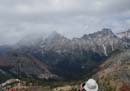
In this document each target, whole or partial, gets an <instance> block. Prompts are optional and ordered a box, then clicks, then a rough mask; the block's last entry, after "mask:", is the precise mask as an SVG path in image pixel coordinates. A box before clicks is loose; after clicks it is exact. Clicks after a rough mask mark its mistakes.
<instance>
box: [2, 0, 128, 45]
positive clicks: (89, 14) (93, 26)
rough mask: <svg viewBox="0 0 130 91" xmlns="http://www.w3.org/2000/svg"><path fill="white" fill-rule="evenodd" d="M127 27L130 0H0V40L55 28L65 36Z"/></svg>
mask: <svg viewBox="0 0 130 91" xmlns="http://www.w3.org/2000/svg"><path fill="white" fill-rule="evenodd" d="M104 27H105V28H111V29H112V30H113V32H119V31H126V30H127V29H128V28H130V0H0V44H6V43H14V42H16V41H18V40H19V39H21V38H23V37H24V36H27V35H28V34H29V35H31V34H41V33H43V34H44V33H50V32H51V31H57V32H59V33H61V34H63V35H64V36H66V37H68V38H72V37H81V36H82V35H83V34H86V33H87V34H88V33H92V32H95V31H99V30H101V29H102V28H104Z"/></svg>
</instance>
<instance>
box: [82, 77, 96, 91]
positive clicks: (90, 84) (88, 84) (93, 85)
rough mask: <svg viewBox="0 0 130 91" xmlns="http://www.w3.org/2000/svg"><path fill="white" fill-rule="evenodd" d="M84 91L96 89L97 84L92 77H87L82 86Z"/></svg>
mask: <svg viewBox="0 0 130 91" xmlns="http://www.w3.org/2000/svg"><path fill="white" fill-rule="evenodd" d="M84 89H85V90H86V91H98V84H97V83H96V81H95V80H94V79H89V80H88V81H87V82H86V83H85V86H84Z"/></svg>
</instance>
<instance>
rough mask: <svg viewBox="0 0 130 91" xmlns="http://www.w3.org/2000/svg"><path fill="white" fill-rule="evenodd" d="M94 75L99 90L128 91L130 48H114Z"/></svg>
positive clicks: (129, 90) (129, 89) (129, 87)
mask: <svg viewBox="0 0 130 91" xmlns="http://www.w3.org/2000/svg"><path fill="white" fill-rule="evenodd" d="M98 69H99V71H98V72H97V73H96V75H94V78H95V79H97V80H98V83H99V84H100V91H130V50H129V49H127V50H126V49H125V50H116V51H114V52H113V53H112V54H111V56H110V57H109V58H108V59H107V60H106V61H105V62H104V63H103V64H102V65H100V66H99V68H98Z"/></svg>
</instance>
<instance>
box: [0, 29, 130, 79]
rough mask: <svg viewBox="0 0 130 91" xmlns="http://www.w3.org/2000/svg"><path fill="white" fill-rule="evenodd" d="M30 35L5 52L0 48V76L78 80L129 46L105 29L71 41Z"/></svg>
mask: <svg viewBox="0 0 130 91" xmlns="http://www.w3.org/2000/svg"><path fill="white" fill-rule="evenodd" d="M33 36H34V35H33ZM33 36H31V37H32V38H31V37H30V38H28V37H24V39H22V40H20V41H19V42H18V43H17V44H16V45H14V46H13V47H11V48H9V49H8V48H5V49H8V51H5V52H3V51H4V50H5V49H4V50H3V48H0V49H1V50H0V51H1V52H0V60H1V63H0V65H1V67H2V68H1V70H2V71H1V72H0V74H2V72H5V73H8V74H10V75H11V76H12V77H13V76H18V75H19V74H20V75H23V77H24V76H25V77H33V78H37V79H64V80H75V79H76V80H77V79H81V78H84V77H86V76H87V77H90V76H92V75H93V74H94V73H96V72H97V71H98V70H97V68H98V67H99V66H100V65H101V64H102V63H104V62H105V60H106V59H107V58H109V56H110V55H111V53H112V52H113V51H115V50H118V49H126V48H129V47H130V46H129V42H128V41H123V39H121V38H120V37H118V36H117V35H116V34H114V33H113V32H112V31H111V29H107V28H104V29H102V30H101V31H98V32H95V33H92V34H88V35H86V34H85V35H84V36H83V37H81V38H73V39H68V38H66V37H64V36H63V35H61V34H59V33H57V32H53V33H51V34H50V35H48V36H46V37H44V36H43V37H44V38H43V37H42V36H39V37H33ZM31 39H32V40H31ZM2 62H5V63H2ZM3 65H4V66H3ZM6 67H7V69H5V68H6ZM8 67H9V68H8ZM3 69H5V70H3ZM18 69H19V72H18ZM90 70H91V72H90Z"/></svg>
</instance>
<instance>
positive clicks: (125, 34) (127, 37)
mask: <svg viewBox="0 0 130 91" xmlns="http://www.w3.org/2000/svg"><path fill="white" fill-rule="evenodd" d="M117 36H118V37H119V38H121V39H123V40H124V41H127V42H130V29H128V30H127V31H125V32H120V33H117Z"/></svg>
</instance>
